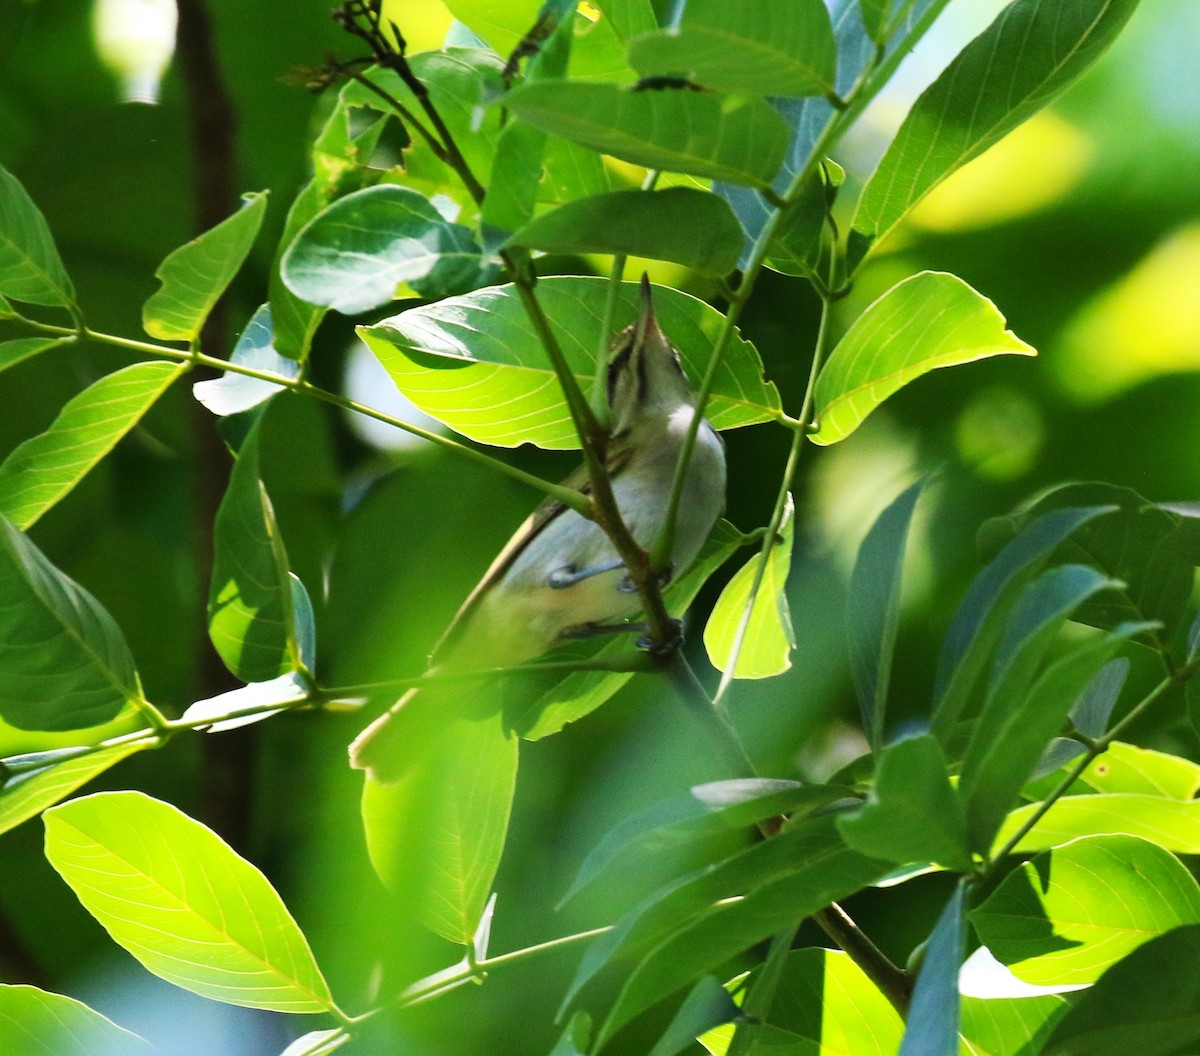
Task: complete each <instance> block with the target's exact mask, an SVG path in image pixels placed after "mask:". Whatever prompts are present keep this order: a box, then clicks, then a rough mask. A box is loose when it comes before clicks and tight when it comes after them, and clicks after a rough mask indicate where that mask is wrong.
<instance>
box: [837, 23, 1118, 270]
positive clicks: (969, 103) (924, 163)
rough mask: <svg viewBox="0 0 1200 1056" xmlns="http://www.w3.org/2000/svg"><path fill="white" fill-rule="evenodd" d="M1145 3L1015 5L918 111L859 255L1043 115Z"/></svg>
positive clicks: (859, 227)
mask: <svg viewBox="0 0 1200 1056" xmlns="http://www.w3.org/2000/svg"><path fill="white" fill-rule="evenodd" d="M1136 7H1137V0H1076V2H1074V3H1072V4H1071V5H1070V6H1069V7H1067V8H1064V7H1063V4H1062V3H1061V2H1060V0H1016V2H1015V3H1012V4H1010V5H1009V6H1008V7H1006V8H1005V9H1004V11H1003V13H1002V14H1001V15H1000V17H999V18H997V19H996V21H995V22H993V23H992V25H991V26H989V27H988V28H987V29H986V30H985V31H984V32H983V33H982V34H980V35H979V36H978V37H976V38H975V40H974V41H972V42H971V43H970V44H969V45H968V46H967V47H966V48H965V49H964V50H963V51H962V52H961V53H960V54H959V55H958V56H957V57H956V58H955V59H954V61H953V62H951V63H950V65H949V66H948V67H947V68H946V69H945V70H944V71H943V72H942V74H941V75H940V76H939V77H938V79H937V80H936V81H934V82H933V84H932V85H930V87H929V88H927V89H926V90H925V92H924V93H923V94H922V95H921V97H920V98H919V99H918V100H917V102H916V104H915V105H914V106H913V108H912V110H910V111H909V114H908V117H907V118H905V121H904V124H903V125H901V127H900V131H899V132H898V133H897V134H896V138H895V139H894V140H893V142H892V145H891V147H889V148H888V152H887V154H885V155H884V158H883V161H882V162H880V165H879V168H878V170H876V172H875V175H874V176H873V177H872V178H871V180H870V182H869V183H868V184H867V188H866V190H865V191H864V192H863V196H862V198H861V199H860V201H859V204H858V210H857V212H856V214H855V217H854V224H853V226H854V230H855V233H856V234H857V235H858V236H859V238H860V239H861V240H862V241H861V242H860V243H859V246H860V250H861V249H865V248H866V246H869V245H870V243H871V242H872V241H874V240H875V239H878V238H882V237H883V236H884V235H885V234H887V232H888V231H890V230H891V229H892V227H893V226H894V225H895V224H896V222H897V221H898V220H899V219H900V218H901V217H902V216H903V215H904V214H905V213H906V212H907V211H908V210H909V209H910V208H912V206H914V205H915V204H916V203H917V202H918V201H920V200H921V199H922V198H923V197H924V196H925V195H926V194H927V193H929V191H931V190H933V188H934V187H936V186H937V185H938V184H939V183H940V182H941V181H942V180H944V179H945V178H946V177H947V176H949V175H950V173H952V172H954V171H955V170H956V169H958V168H959V167H960V166H962V165H965V164H966V163H967V162H968V161H970V160H971V159H972V158H974V157H977V156H978V155H979V154H982V153H983V152H984V151H985V150H986V149H987V148H988V147H990V146H991V145H992V144H993V143H995V142H996V141H997V140H999V139H1000V138H1001V137H1002V136H1004V135H1005V134H1006V133H1008V132H1010V131H1011V130H1012V129H1014V128H1016V126H1017V125H1019V124H1020V123H1021V122H1022V121H1024V120H1025V119H1026V118H1027V117H1029V116H1031V115H1032V114H1034V113H1036V112H1037V111H1038V110H1040V109H1041V108H1042V107H1043V106H1045V105H1046V104H1047V103H1048V102H1050V100H1051V99H1053V98H1054V97H1055V96H1056V95H1058V94H1059V93H1060V92H1061V91H1062V90H1063V89H1064V88H1066V86H1067V85H1068V84H1070V83H1071V81H1073V80H1075V79H1076V78H1077V77H1078V76H1079V75H1080V74H1081V73H1083V71H1084V70H1086V69H1087V68H1088V67H1089V66H1090V65H1091V64H1092V63H1093V62H1094V61H1095V60H1096V59H1097V58H1099V57H1100V55H1101V54H1102V53H1103V52H1104V50H1105V49H1106V48H1107V47H1108V46H1109V44H1111V43H1112V41H1113V39H1114V38H1115V37H1116V35H1117V33H1118V32H1120V30H1121V27H1122V26H1123V25H1124V24H1125V22H1126V20H1127V19H1128V18H1129V16H1130V15H1132V14H1133V11H1134V8H1136Z"/></svg>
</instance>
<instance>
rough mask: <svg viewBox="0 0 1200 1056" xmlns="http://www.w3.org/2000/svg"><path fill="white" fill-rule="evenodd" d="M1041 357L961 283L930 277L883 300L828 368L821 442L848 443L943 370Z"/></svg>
mask: <svg viewBox="0 0 1200 1056" xmlns="http://www.w3.org/2000/svg"><path fill="white" fill-rule="evenodd" d="M1002 355H1018V356H1034V355H1037V353H1036V351H1035V350H1034V349H1033V348H1031V347H1030V346H1029V345H1027V344H1025V342H1024V341H1022V340H1021V339H1020V338H1018V337H1017V336H1016V335H1015V334H1013V333H1012V331H1010V330H1005V329H1004V316H1003V315H1001V314H1000V312H999V311H998V310H997V309H996V306H995V305H994V304H992V302H991V301H989V300H988V299H987V298H986V297H984V296H982V295H981V294H979V293H977V292H976V291H975V290H973V289H971V287H970V286H968V285H967V284H966V283H965V282H963V281H962V279H959V278H956V277H955V276H953V275H947V274H946V273H944V272H938V271H923V272H921V273H920V274H918V275H913V276H912V277H911V278H908V279H905V280H904V281H903V282H901V283H898V284H897V285H895V286H893V287H892V288H891V289H890V290H888V291H887V293H885V294H883V296H881V297H880V298H879V299H878V300H877V301H875V303H874V304H872V305H871V306H870V307H869V308H867V310H866V311H865V312H863V314H862V315H860V316H859V317H858V318H857V319H856V320H855V321H854V325H853V326H851V327H850V329H849V330H848V331H847V332H846V336H845V337H843V338H842V340H841V341H840V342H838V346H837V348H835V349H834V350H833V353H832V354H831V355H830V357H829V361H828V362H827V363H826V364H825V366H824V367H823V368H822V369H821V375H820V377H819V378H818V379H817V387H816V390H815V392H814V398H815V401H816V420H817V427H818V428H817V431H816V432H815V433H813V434H812V437H811V439H812V441H813V443H816V444H821V445H824V444H834V443H837V441H839V440H843V439H845V438H846V437H847V436H849V435H850V434H851V433H852V432H854V430H855V429H857V428H858V427H859V425H861V424H862V421H863V419H864V418H866V417H867V415H869V414H870V413H871V412H872V411H873V410H875V408H876V407H878V406H879V405H880V404H881V403H883V401H884V400H886V399H887V398H888V397H889V396H891V395H892V393H894V392H897V391H898V390H900V389H902V388H903V387H904V386H905V385H907V384H908V383H909V382H911V381H914V380H915V379H917V378H919V377H920V376H921V375H922V374H928V373H929V372H930V371H931V370H936V369H938V368H939V367H953V366H957V365H958V364H960V363H973V362H975V361H976V360H978V359H987V358H988V357H990V356H1002Z"/></svg>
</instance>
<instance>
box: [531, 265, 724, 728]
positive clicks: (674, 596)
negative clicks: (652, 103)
mask: <svg viewBox="0 0 1200 1056" xmlns="http://www.w3.org/2000/svg"><path fill="white" fill-rule="evenodd" d="M543 281H544V280H543ZM742 545H743V540H742V536H741V533H740V532H739V531H738V530H737V529H736V528H734V527H733V525H731V524H729V522H728V521H718V522H717V526H716V527H715V528H714V529H713V531H712V535H710V536H709V538H708V542H707V543H705V544H704V549H703V550H702V551H701V552H700V556H699V557H698V558H696V560H695V561H694V562H693V563H692V566H691V567H690V568H689V569H687V571H685V572H684V573H683V575H681V576H679V577H678V578H677V579H676V580H675V581H674V582H672V583H671V584H670V585H669V586H668V587H667V589H666V591H665V592H664V593H665V599H666V602H667V608H668V610H669V611H670V612H671V614H672V615H673V616H676V617H682V616H683V614H684V613H685V612H686V611H687V609H688V607H689V606H690V605H691V603H692V601H693V599H694V598H695V597H696V595H697V594H698V593H699V592H700V588H701V587H702V586H704V584H705V582H706V581H707V580H708V577H709V576H711V575H712V574H713V573H714V572H715V571H716V570H717V569H718V568H720V567H721V565H723V564H724V563H725V562H726V561H727V560H729V558H730V556H731V555H732V554H734V553H735V552H736V551H737V550H738V549H739V548H740V547H741V546H742ZM628 650H629V646H628V644H627V643H624V642H619V641H615V640H613V641H608V642H605V643H604V644H603V645H601V646H600V647H599V648H597V650H596V652H595V653H594V654H593V655H594V656H595V657H597V658H604V657H611V656H614V655H616V654H618V653H621V652H628ZM632 677H633V675H632V674H630V673H628V672H623V671H622V672H617V671H576V672H572V673H571V674H569V675H567V676H566V677H565V678H559V679H557V680H556V681H555V682H554V684H553V686H551V687H550V688H549V689H546V690H543V691H542V692H541V693H538V694H530V695H529V697H528V698H527V699H528V703H526V704H524V705H523V706H522V707H521V709H520V711H519V713H516V712H514V714H511V715H510V716H509V718H510V721H512V722H513V724H514V726H515V727H516V729H517V730H518V731H519V732H520V734H521V736H522V737H525V738H527V739H529V740H532V741H536V740H539V739H541V738H542V737H548V736H550V734H552V733H557V732H558V731H559V730H561V729H562V728H563V727H564V726H565V725H567V723H569V722H575V721H576V720H577V719H581V718H583V717H584V716H585V715H587V714H589V713H590V712H592V711H594V710H595V709H596V708H598V707H600V705H601V704H603V703H604V702H605V701H607V700H608V699H609V698H611V697H612V696H613V694H615V693H616V692H617V691H618V690H619V689H620V688H621V687H622V686H623V685H625V683H626V682H628V681H629V680H630V679H631V678H632Z"/></svg>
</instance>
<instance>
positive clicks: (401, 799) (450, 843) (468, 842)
mask: <svg viewBox="0 0 1200 1056" xmlns="http://www.w3.org/2000/svg"><path fill="white" fill-rule="evenodd" d="M462 692H463V691H462V690H461V688H455V687H438V688H436V689H434V688H427V689H423V690H421V691H420V693H418V694H415V695H410V696H409V697H408V698H406V700H405V702H404V705H403V707H402V708H401V709H400V711H399V713H398V714H397V715H396V716H394V717H393V719H392V723H393V724H399V725H398V726H397V728H396V730H389V735H392V734H393V733H394V734H395V742H396V744H398V745H400V746H401V747H400V750H401V751H402V752H403V753H404V755H403V759H400V760H396V763H397V770H398V772H397V773H396V774H394V775H393V774H389V778H393V777H394V780H391V779H389V781H387V782H386V783H385V782H383V781H379V780H376V779H375V778H374V777H370V776H369V777H368V778H367V780H366V782H365V783H364V785H363V796H362V817H363V827H364V829H365V831H366V838H367V850H368V851H369V853H370V856H371V863H372V865H374V867H375V871H376V872H377V873H378V874H379V876H380V878H381V879H382V880H383V882H384V883H385V884H386V885H387V886H388V888H389V889H390V890H391V891H392V892H393V893H394V894H395V895H396V897H397V898H398V899H399V900H400V902H401V904H403V905H405V906H406V907H409V908H410V909H411V911H412V912H413V914H414V915H415V917H416V919H418V920H419V921H420V922H421V923H422V924H424V925H426V926H427V927H429V928H431V929H432V930H434V931H436V932H437V933H438V934H439V935H442V936H444V937H445V938H447V939H449V940H450V941H451V942H458V943H462V944H463V945H464V946H465V945H470V943H471V940H472V937H473V936H474V934H475V929H476V925H477V924H478V923H479V918H480V915H481V914H482V913H483V909H484V906H485V905H486V904H487V901H488V896H489V895H490V894H491V891H492V881H493V880H494V879H495V876H496V870H497V868H498V867H499V865H500V857H501V855H502V853H503V851H504V841H505V836H506V834H507V832H508V818H509V814H510V813H511V811H512V799H513V793H514V790H515V787H516V779H517V738H516V737H515V736H514V735H513V734H511V733H510V732H509V731H508V730H507V729H505V726H504V722H503V716H502V715H501V714H500V713H499V711H498V710H493V711H492V712H491V713H490V714H486V715H482V716H480V715H475V714H471V713H470V711H469V709H468V708H467V707H465V706H464V699H463V697H462ZM397 731H399V732H397Z"/></svg>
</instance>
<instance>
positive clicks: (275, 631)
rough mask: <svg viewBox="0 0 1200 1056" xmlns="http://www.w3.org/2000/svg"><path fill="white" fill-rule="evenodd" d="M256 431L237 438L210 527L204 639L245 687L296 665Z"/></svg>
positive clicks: (287, 586)
mask: <svg viewBox="0 0 1200 1056" xmlns="http://www.w3.org/2000/svg"><path fill="white" fill-rule="evenodd" d="M259 431H260V427H259V426H258V425H257V424H256V426H255V427H254V428H253V429H252V430H251V432H250V434H249V435H248V436H247V437H246V439H245V440H244V441H243V443H242V446H241V449H240V450H239V452H238V456H237V461H236V462H235V463H234V467H233V472H232V473H231V474H230V477H229V487H228V488H227V489H226V492H225V497H224V498H223V499H222V500H221V505H220V507H219V509H218V510H217V518H216V522H215V524H214V526H213V572H212V584H211V587H210V590H209V596H208V634H209V637H210V638H211V639H212V643H213V645H214V646H215V647H216V650H217V652H218V653H219V654H220V656H221V659H222V660H224V661H225V665H226V666H227V667H228V668H229V670H230V671H232V672H233V673H234V674H235V675H237V677H238V678H240V679H242V681H244V682H266V681H268V680H269V679H273V678H275V677H276V676H278V675H282V674H284V673H285V672H288V671H294V670H296V669H298V668H299V667H300V666H301V661H300V654H299V649H298V647H297V645H296V633H295V626H294V622H293V599H292V586H291V582H290V580H289V579H288V557H287V551H286V550H285V549H284V545H283V539H282V537H281V536H280V534H279V526H278V525H277V524H276V521H275V511H274V508H273V507H272V505H271V499H270V497H269V496H268V495H267V491H266V488H265V487H264V486H263V482H262V478H261V476H260V474H259V453H258V437H259Z"/></svg>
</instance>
